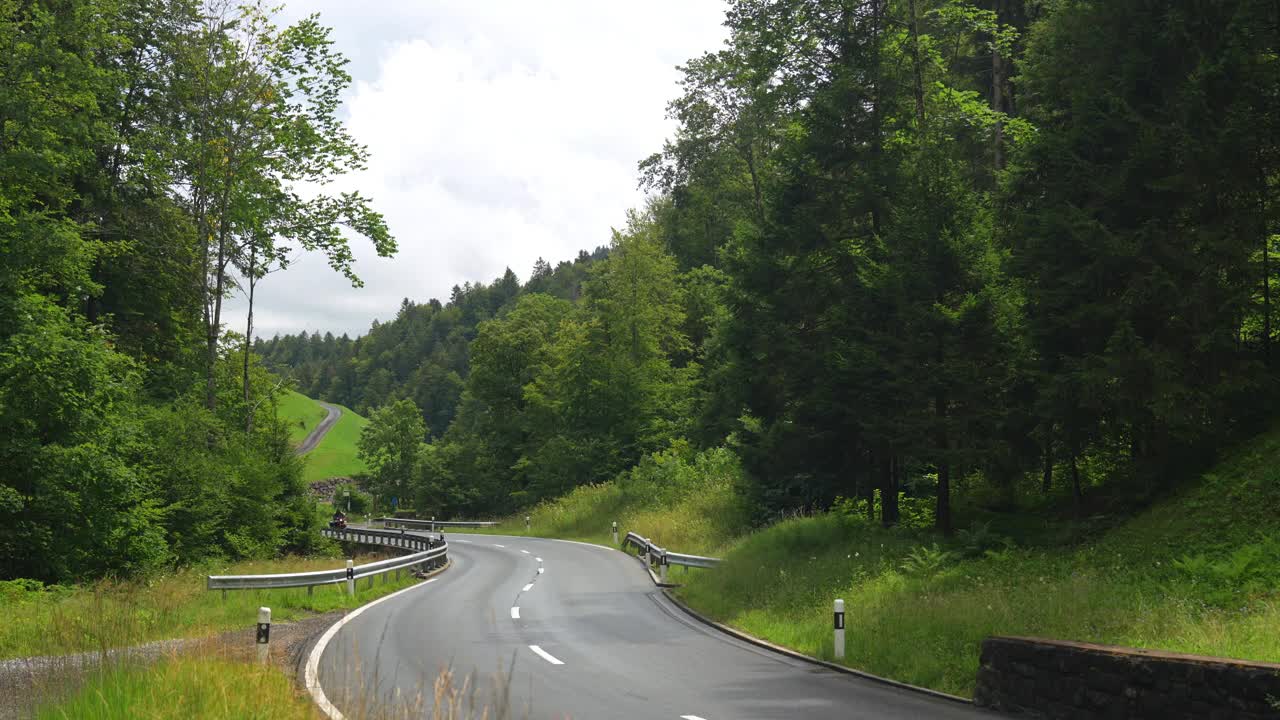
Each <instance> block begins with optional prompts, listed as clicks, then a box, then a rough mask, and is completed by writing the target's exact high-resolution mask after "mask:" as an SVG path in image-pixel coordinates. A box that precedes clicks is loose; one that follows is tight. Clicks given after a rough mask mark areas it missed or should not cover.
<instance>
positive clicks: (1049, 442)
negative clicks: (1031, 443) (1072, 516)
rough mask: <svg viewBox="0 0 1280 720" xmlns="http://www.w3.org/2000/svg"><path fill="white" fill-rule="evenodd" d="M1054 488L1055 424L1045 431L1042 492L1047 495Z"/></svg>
mask: <svg viewBox="0 0 1280 720" xmlns="http://www.w3.org/2000/svg"><path fill="white" fill-rule="evenodd" d="M1051 489H1053V425H1050V426H1049V427H1048V428H1046V429H1045V433H1044V482H1043V484H1042V485H1041V488H1040V490H1041V492H1043V493H1044V494H1045V495H1048V494H1049V491H1050V490H1051Z"/></svg>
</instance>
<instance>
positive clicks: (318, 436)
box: [293, 400, 342, 455]
mask: <svg viewBox="0 0 1280 720" xmlns="http://www.w3.org/2000/svg"><path fill="white" fill-rule="evenodd" d="M316 402H317V403H320V405H321V406H322V407H324V409H325V410H326V411H328V413H329V414H328V415H325V416H324V419H323V420H321V421H320V424H319V425H317V426H316V429H315V430H312V431H311V432H310V434H308V435H307V437H306V438H305V439H304V440H303V441H302V444H301V445H299V446H298V449H297V450H294V451H293V454H294V455H305V454H307V453H309V452H311V451H312V450H315V449H316V445H319V444H320V441H321V440H323V439H324V436H325V435H327V434H328V433H329V431H330V430H332V429H333V426H334V425H335V424H336V423H337V422H338V418H340V417H342V408H340V407H338V406H337V405H330V404H329V403H327V402H320V401H319V400H317V401H316Z"/></svg>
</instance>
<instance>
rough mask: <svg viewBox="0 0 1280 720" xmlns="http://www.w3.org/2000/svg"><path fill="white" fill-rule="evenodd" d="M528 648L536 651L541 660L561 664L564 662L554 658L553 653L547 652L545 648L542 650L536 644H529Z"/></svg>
mask: <svg viewBox="0 0 1280 720" xmlns="http://www.w3.org/2000/svg"><path fill="white" fill-rule="evenodd" d="M529 649H530V650H532V651H534V652H536V653H538V657H541V658H542V659H543V660H546V661H547V662H549V663H551V664H552V665H563V664H564V662H562V661H560V660H557V659H556V658H555V656H554V655H552V654H551V653H549V652H547V651H546V650H543V649H542V648H540V647H538V646H537V645H530V646H529Z"/></svg>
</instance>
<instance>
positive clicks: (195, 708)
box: [36, 658, 322, 720]
mask: <svg viewBox="0 0 1280 720" xmlns="http://www.w3.org/2000/svg"><path fill="white" fill-rule="evenodd" d="M321 717H322V716H321V714H320V713H319V711H318V710H316V709H315V706H314V705H313V704H312V703H311V701H310V698H307V697H306V696H304V695H301V694H300V693H299V692H298V691H297V689H296V688H295V687H294V685H293V683H292V682H291V681H290V679H289V678H288V677H287V676H285V675H284V673H281V672H280V671H279V670H276V669H275V668H270V667H260V666H258V665H253V664H249V663H239V662H231V661H226V660H216V659H195V658H174V659H170V660H165V661H162V662H160V663H158V664H157V665H155V666H152V667H149V668H132V667H116V668H112V669H110V670H107V671H105V672H101V673H98V674H96V675H95V676H94V677H92V678H91V679H90V680H89V681H88V682H87V683H85V685H84V686H83V687H82V688H81V689H80V690H79V691H78V692H76V693H75V694H74V695H73V696H72V697H71V698H70V699H68V700H66V701H64V702H60V703H57V704H54V705H47V706H45V707H43V708H41V709H39V710H38V711H37V713H36V718H37V720H73V719H74V720H116V719H117V718H119V719H120V720H126V719H127V720H135V719H137V718H146V719H148V720H168V719H170V718H172V719H173V720H178V719H182V720H206V719H207V720H318V719H319V718H321Z"/></svg>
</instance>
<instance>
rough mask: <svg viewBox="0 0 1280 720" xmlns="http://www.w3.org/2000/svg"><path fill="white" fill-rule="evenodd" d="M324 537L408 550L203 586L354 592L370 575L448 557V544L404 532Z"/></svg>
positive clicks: (352, 531) (225, 578) (224, 578)
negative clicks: (343, 586) (337, 587)
mask: <svg viewBox="0 0 1280 720" xmlns="http://www.w3.org/2000/svg"><path fill="white" fill-rule="evenodd" d="M320 532H321V534H323V535H324V536H325V537H328V538H332V539H334V540H343V541H347V542H358V543H365V544H368V545H379V546H382V547H390V548H401V549H404V550H409V551H410V553H409V554H407V555H401V556H400V557H394V558H388V559H386V560H378V561H377V562H371V563H365V564H364V565H351V561H350V560H348V561H347V567H345V568H338V569H336V570H317V571H314V572H302V573H275V574H272V575H210V576H208V580H207V584H206V587H207V588H208V589H209V590H221V591H222V592H223V593H224V594H225V593H226V591H227V590H257V589H263V588H294V587H305V588H312V587H314V586H316V585H330V584H334V583H340V582H347V583H348V591H354V589H355V581H356V580H359V579H361V578H369V579H370V580H369V581H370V582H371V583H372V582H373V579H372V578H373V576H375V575H380V574H383V573H388V572H392V571H400V570H404V569H406V568H412V567H414V566H416V565H421V566H424V567H425V566H427V565H434V564H436V562H437V561H441V560H445V559H447V558H448V553H449V544H448V543H446V542H443V541H440V540H432V539H431V538H428V537H424V536H422V535H410V534H408V533H405V532H404V531H400V532H389V531H386V530H373V529H368V528H347V529H346V530H332V529H327V528H326V529H324V530H321V531H320Z"/></svg>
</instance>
